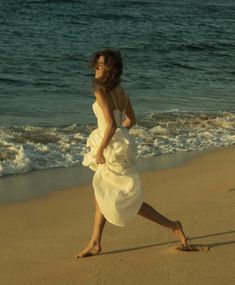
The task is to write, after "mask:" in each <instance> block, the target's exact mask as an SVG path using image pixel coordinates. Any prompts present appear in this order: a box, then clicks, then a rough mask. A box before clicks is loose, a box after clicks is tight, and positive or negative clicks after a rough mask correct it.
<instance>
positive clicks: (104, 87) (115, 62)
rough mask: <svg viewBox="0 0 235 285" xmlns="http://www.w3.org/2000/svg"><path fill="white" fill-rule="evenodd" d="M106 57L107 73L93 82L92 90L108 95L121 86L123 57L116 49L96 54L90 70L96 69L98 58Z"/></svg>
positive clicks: (91, 61)
mask: <svg viewBox="0 0 235 285" xmlns="http://www.w3.org/2000/svg"><path fill="white" fill-rule="evenodd" d="M100 56H103V57H104V64H105V67H106V72H105V74H104V76H102V77H101V78H95V79H93V80H92V90H93V92H95V91H98V90H99V91H101V92H103V93H108V92H109V91H111V90H113V89H114V88H115V87H116V86H118V85H119V83H120V81H121V75H122V66H123V65H122V57H121V53H120V51H119V50H116V49H104V50H101V51H97V52H96V53H94V54H93V55H92V57H91V60H90V65H89V67H90V68H92V69H93V68H95V67H96V64H97V61H98V58H99V57H100Z"/></svg>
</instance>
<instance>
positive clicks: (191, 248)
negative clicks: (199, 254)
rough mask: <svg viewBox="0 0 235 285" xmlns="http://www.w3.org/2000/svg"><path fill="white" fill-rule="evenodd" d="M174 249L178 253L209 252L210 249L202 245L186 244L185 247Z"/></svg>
mask: <svg viewBox="0 0 235 285" xmlns="http://www.w3.org/2000/svg"><path fill="white" fill-rule="evenodd" d="M175 249H176V250H179V251H209V250H210V247H209V246H208V245H202V244H187V245H186V246H183V245H180V246H177V247H176V248H175Z"/></svg>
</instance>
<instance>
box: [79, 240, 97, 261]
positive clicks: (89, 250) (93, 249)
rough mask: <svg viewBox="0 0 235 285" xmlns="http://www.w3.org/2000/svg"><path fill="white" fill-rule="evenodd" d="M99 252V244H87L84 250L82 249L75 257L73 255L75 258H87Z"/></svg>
mask: <svg viewBox="0 0 235 285" xmlns="http://www.w3.org/2000/svg"><path fill="white" fill-rule="evenodd" d="M99 252H101V246H100V244H99V243H89V244H88V246H87V247H86V248H84V249H83V250H82V251H80V252H79V253H78V254H77V255H75V257H76V258H81V257H87V256H91V255H95V254H98V253H99Z"/></svg>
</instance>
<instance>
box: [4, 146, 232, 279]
mask: <svg viewBox="0 0 235 285" xmlns="http://www.w3.org/2000/svg"><path fill="white" fill-rule="evenodd" d="M32 175H33V174H32ZM19 177H22V176H19ZM234 177H235V146H229V147H223V148H220V149H217V150H213V151H208V152H206V153H203V154H200V155H198V156H196V157H194V158H193V159H192V160H191V161H189V162H187V163H185V164H184V165H181V166H177V167H174V168H169V169H162V170H155V171H149V172H144V173H141V179H142V182H143V185H144V189H145V201H146V202H147V203H149V204H150V205H151V206H153V207H154V208H155V209H157V210H158V211H159V212H160V213H162V214H163V215H165V216H167V217H168V218H170V219H172V220H176V219H179V220H180V221H181V222H182V224H183V226H184V230H185V232H186V234H187V236H189V237H190V239H191V242H192V244H194V245H195V246H198V248H199V249H200V248H201V250H200V251H189V252H188V251H179V250H177V249H176V248H177V246H178V242H177V240H176V239H175V237H174V236H173V235H172V233H171V232H169V231H168V230H167V229H165V228H163V227H161V226H159V225H157V224H154V223H153V222H151V221H149V220H146V219H144V218H142V217H140V216H137V217H136V219H135V220H134V221H133V222H131V223H130V224H129V226H128V227H125V228H121V227H116V226H113V225H111V224H109V223H106V226H105V230H104V235H103V242H102V249H103V250H102V253H101V254H99V255H97V256H93V257H87V258H82V259H77V258H75V257H74V255H75V254H76V253H78V252H79V251H80V250H81V249H82V248H83V247H84V246H86V244H87V242H88V240H89V238H90V234H91V230H92V226H93V216H94V200H93V189H92V187H91V185H88V186H79V187H72V188H69V189H63V190H62V191H52V192H50V193H47V194H45V195H43V196H40V197H37V198H34V199H30V200H27V201H21V202H17V203H4V204H1V205H0V228H1V234H0V241H1V259H0V276H1V284H4V285H15V284H18V285H20V284H22V285H23V284H24V285H28V284H30V285H31V284H35V285H36V284H43V285H47V284H48V285H52V284H53V285H60V284H61V285H65V284H67V285H75V284H81V285H96V284H102V285H106V284H113V285H120V284H131V285H132V284H148V285H151V284H154V285H155V284H160V285H175V284H177V285H178V284H189V285H191V284H193V285H194V284H195V285H196V284H197V285H198V284H200V285H204V284H205V285H210V284H213V285H216V284H218V285H221V284H224V285H227V284H228V285H231V284H234V282H235V273H234V272H235V271H234V264H235V207H234V205H235V178H234ZM39 181H40V180H39ZM14 183H17V179H15V182H14ZM33 187H35V189H36V188H37V187H40V185H39V184H38V183H36V184H35V185H33Z"/></svg>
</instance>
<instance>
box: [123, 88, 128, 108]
mask: <svg viewBox="0 0 235 285" xmlns="http://www.w3.org/2000/svg"><path fill="white" fill-rule="evenodd" d="M125 95H126V103H125V107H124V110H123V113H125V112H126V108H127V102H128V97H127V93H126V92H125Z"/></svg>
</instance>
